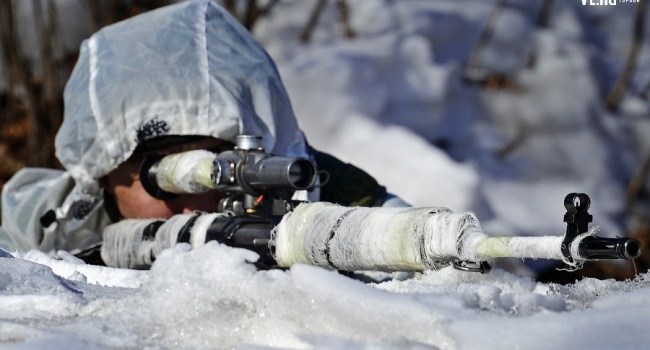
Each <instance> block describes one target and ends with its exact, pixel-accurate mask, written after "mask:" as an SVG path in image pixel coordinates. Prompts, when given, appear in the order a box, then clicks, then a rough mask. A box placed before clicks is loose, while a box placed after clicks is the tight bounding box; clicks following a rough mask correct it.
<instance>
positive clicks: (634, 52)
mask: <svg viewBox="0 0 650 350" xmlns="http://www.w3.org/2000/svg"><path fill="white" fill-rule="evenodd" d="M647 5H648V2H647V1H639V4H638V5H637V7H636V16H635V17H636V18H635V22H634V39H633V42H632V47H631V48H630V53H629V54H628V56H627V62H626V63H625V68H624V69H623V71H622V72H621V75H620V76H619V77H618V80H617V81H616V83H615V84H614V87H613V88H612V91H611V92H610V93H609V96H607V99H606V100H605V106H606V107H607V108H608V109H609V110H611V111H615V110H617V109H618V106H619V104H620V103H621V100H622V99H623V95H624V94H625V91H626V90H627V88H628V86H629V84H630V80H632V74H633V73H634V70H635V69H636V61H637V58H638V56H639V52H640V51H641V47H642V45H643V32H644V29H645V14H646V9H647Z"/></svg>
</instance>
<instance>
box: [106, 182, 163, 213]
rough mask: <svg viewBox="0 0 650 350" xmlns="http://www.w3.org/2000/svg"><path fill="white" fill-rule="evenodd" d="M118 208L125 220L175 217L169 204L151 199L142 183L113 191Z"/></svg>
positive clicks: (134, 183) (117, 187)
mask: <svg viewBox="0 0 650 350" xmlns="http://www.w3.org/2000/svg"><path fill="white" fill-rule="evenodd" d="M113 193H114V196H115V202H116V203H117V208H118V209H119V210H120V213H121V214H122V216H123V217H124V218H125V219H168V218H170V217H171V216H172V215H174V213H173V211H172V210H171V209H170V208H169V206H168V205H167V203H165V202H164V201H162V200H160V199H156V198H154V197H151V196H150V195H149V194H148V193H147V191H146V190H145V189H144V188H143V187H142V184H141V183H140V181H133V183H132V184H131V185H130V186H128V187H127V186H116V187H115V188H114V189H113Z"/></svg>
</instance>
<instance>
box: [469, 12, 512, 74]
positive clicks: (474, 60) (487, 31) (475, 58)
mask: <svg viewBox="0 0 650 350" xmlns="http://www.w3.org/2000/svg"><path fill="white" fill-rule="evenodd" d="M505 2H506V0H496V1H495V2H494V6H492V12H490V16H489V17H488V20H487V22H486V24H485V28H483V32H482V33H481V36H480V37H479V39H478V41H477V42H476V45H475V46H474V49H473V50H472V53H471V55H470V57H469V60H468V61H467V65H466V66H465V78H467V79H469V80H472V81H474V80H480V77H478V76H477V75H478V69H479V65H480V64H481V56H482V55H483V50H484V49H485V46H486V45H487V43H488V42H489V41H490V39H491V38H492V34H494V28H495V27H496V24H497V19H498V18H499V15H500V14H501V11H502V10H503V7H504V5H505Z"/></svg>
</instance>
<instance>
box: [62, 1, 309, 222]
mask: <svg viewBox="0 0 650 350" xmlns="http://www.w3.org/2000/svg"><path fill="white" fill-rule="evenodd" d="M64 99H65V115H64V121H63V125H62V126H61V129H60V130H59V132H58V134H57V137H56V155H57V157H58V158H59V160H60V161H61V163H62V164H63V166H64V167H65V168H66V170H67V172H68V173H69V175H70V176H71V177H72V178H73V179H74V182H75V187H74V189H73V192H72V193H71V194H70V195H69V196H68V198H67V199H66V201H65V203H64V205H63V207H62V208H60V210H59V211H58V213H57V216H58V217H59V218H62V217H65V216H67V217H69V216H75V217H83V216H84V212H85V211H87V210H88V209H89V208H91V207H93V206H94V205H93V203H96V201H97V198H98V194H99V193H100V188H99V184H98V179H100V178H101V177H103V176H105V175H107V174H108V173H109V172H110V171H112V170H113V169H115V168H117V166H118V165H119V164H120V163H122V162H123V161H125V160H126V159H128V158H129V156H130V155H131V154H132V153H133V151H134V150H135V148H136V147H137V146H138V144H139V143H142V142H144V141H147V140H150V139H152V138H155V137H157V136H163V135H203V136H213V137H217V138H222V139H227V140H231V141H234V138H235V136H236V135H238V134H242V133H245V134H254V135H261V136H263V138H264V148H265V149H266V150H267V151H270V152H272V153H275V154H278V155H285V156H306V154H307V150H306V144H305V140H304V137H303V134H302V132H301V131H300V130H299V128H298V125H297V122H296V119H295V117H294V115H293V111H292V108H291V104H290V102H289V100H288V97H287V94H286V91H285V89H284V86H283V84H282V82H281V80H280V77H279V75H278V72H277V70H276V68H275V65H274V64H273V62H272V61H271V59H270V58H269V56H268V55H267V53H266V52H265V51H264V49H263V48H262V47H261V46H260V45H259V44H258V43H257V42H256V41H255V39H254V38H253V37H252V36H251V35H250V34H249V32H248V31H247V30H246V29H245V28H244V27H242V26H241V25H240V24H239V22H237V20H236V19H234V18H233V17H231V16H230V15H229V14H228V13H227V11H226V10H224V9H223V8H221V7H220V6H219V5H217V4H215V3H213V2H211V1H208V0H202V1H188V2H182V3H180V4H176V5H173V6H168V7H165V8H161V9H158V10H156V11H152V12H148V13H145V14H143V15H140V16H137V17H133V18H131V19H129V20H126V21H123V22H120V23H117V24H114V25H111V26H109V27H106V28H104V29H102V30H100V31H99V32H97V33H96V34H94V35H93V36H92V37H91V38H89V39H88V40H86V41H84V43H83V44H82V46H81V51H80V56H79V61H78V62H77V64H76V66H75V68H74V71H73V73H72V76H71V77H70V80H69V81H68V84H67V85H66V89H65V94H64ZM76 204H83V205H76ZM84 208H86V209H84Z"/></svg>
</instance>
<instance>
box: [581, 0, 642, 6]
mask: <svg viewBox="0 0 650 350" xmlns="http://www.w3.org/2000/svg"><path fill="white" fill-rule="evenodd" d="M619 2H639V0H619ZM585 5H591V6H595V5H616V0H582V6H585Z"/></svg>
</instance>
